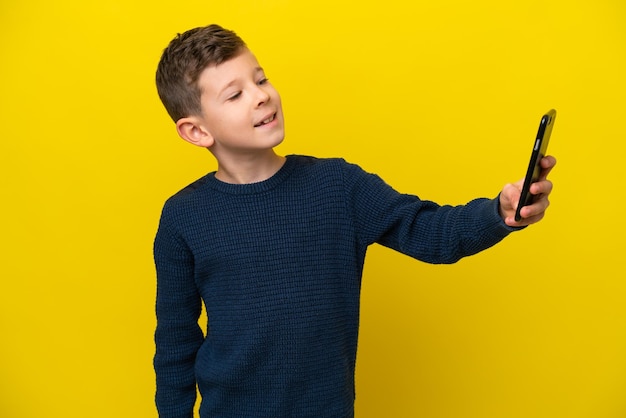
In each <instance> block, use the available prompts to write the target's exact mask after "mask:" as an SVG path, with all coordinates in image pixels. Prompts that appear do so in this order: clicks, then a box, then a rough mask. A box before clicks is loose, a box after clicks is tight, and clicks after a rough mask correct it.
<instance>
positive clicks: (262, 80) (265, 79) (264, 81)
mask: <svg viewBox="0 0 626 418" xmlns="http://www.w3.org/2000/svg"><path fill="white" fill-rule="evenodd" d="M268 81H269V79H267V78H265V77H264V78H262V79H260V80H259V81H257V84H258V85H259V86H262V85H263V84H266V83H267V82H268Z"/></svg>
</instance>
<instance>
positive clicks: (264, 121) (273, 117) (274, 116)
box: [254, 113, 276, 128]
mask: <svg viewBox="0 0 626 418" xmlns="http://www.w3.org/2000/svg"><path fill="white" fill-rule="evenodd" d="M274 119H276V113H274V114H273V115H272V116H270V117H269V118H267V119H265V120H263V121H261V122H259V123H257V124H256V125H254V127H255V128H257V127H259V126H263V125H267V124H268V123H270V122H272V121H273V120H274Z"/></svg>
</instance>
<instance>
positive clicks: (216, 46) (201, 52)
mask: <svg viewBox="0 0 626 418" xmlns="http://www.w3.org/2000/svg"><path fill="white" fill-rule="evenodd" d="M245 47H246V44H245V42H244V41H243V40H242V39H241V38H240V37H239V36H237V34H236V33H235V32H233V31H230V30H228V29H224V28H222V27H221V26H218V25H209V26H204V27H199V28H194V29H190V30H188V31H186V32H184V33H183V34H178V35H177V36H176V37H175V38H174V39H172V41H171V42H170V44H169V45H168V46H167V48H165V50H164V51H163V55H161V60H160V61H159V65H158V67H157V72H156V85H157V91H158V93H159V97H160V98H161V102H163V105H164V106H165V109H166V110H167V113H169V115H170V117H171V118H172V119H173V120H174V122H176V121H178V120H179V119H180V118H183V117H186V116H191V115H198V114H200V113H201V111H202V109H201V105H200V96H201V94H202V91H201V90H200V87H199V86H198V78H199V77H200V74H201V73H202V71H204V69H205V68H207V67H208V66H210V65H218V64H220V63H222V62H224V61H228V60H229V59H231V58H233V57H235V56H236V55H237V54H238V53H239V52H241V50H242V49H243V48H245Z"/></svg>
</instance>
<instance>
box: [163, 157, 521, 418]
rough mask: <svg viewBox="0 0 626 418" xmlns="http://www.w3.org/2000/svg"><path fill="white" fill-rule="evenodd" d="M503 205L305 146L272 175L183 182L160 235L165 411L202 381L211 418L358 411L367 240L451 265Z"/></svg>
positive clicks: (170, 416) (484, 234)
mask: <svg viewBox="0 0 626 418" xmlns="http://www.w3.org/2000/svg"><path fill="white" fill-rule="evenodd" d="M497 205H498V202H497V200H496V199H493V200H491V199H478V200H474V201H472V202H470V203H468V204H467V205H463V206H457V207H451V206H438V205H437V204H435V203H433V202H429V201H424V200H420V199H419V198H418V197H416V196H412V195H406V194H400V193H398V192H396V191H395V190H393V189H392V188H391V187H389V186H388V185H387V184H385V183H384V182H383V181H382V180H381V179H380V178H379V177H378V176H376V175H373V174H368V173H366V172H364V171H363V170H362V169H361V168H359V167H358V166H356V165H352V164H348V163H346V162H345V161H343V160H341V159H316V158H313V157H305V156H295V155H292V156H288V157H287V160H286V162H285V164H284V165H283V167H282V168H281V169H280V170H279V171H278V173H276V174H275V175H274V176H273V177H271V178H270V179H268V180H266V181H263V182H259V183H253V184H244V185H235V184H227V183H223V182H220V181H219V180H217V179H216V178H215V176H214V173H211V174H208V175H207V176H205V177H203V178H201V179H199V180H198V181H196V182H195V183H193V184H191V185H190V186H188V187H186V188H185V189H183V190H182V191H180V192H179V193H177V194H176V195H174V196H173V197H172V198H170V199H169V200H168V201H167V202H166V204H165V206H164V208H163V213H162V216H161V221H160V224H159V229H158V232H157V235H156V239H155V243H154V256H155V262H156V268H157V303H156V311H157V329H156V333H155V341H156V354H155V357H154V367H155V371H156V377H157V393H156V404H157V408H158V410H159V416H160V417H161V418H182V417H185V418H189V417H192V411H193V405H194V403H195V400H196V384H197V387H198V389H199V392H200V394H201V396H202V402H201V406H200V415H201V417H202V418H209V417H211V418H215V417H224V418H265V417H267V418H283V417H284V418H287V417H289V418H291V417H303V418H304V417H311V418H313V417H314V418H325V417H328V418H331V417H332V418H346V417H353V416H354V398H355V388H354V372H355V362H356V351H357V335H358V327H359V295H360V288H361V276H362V270H363V262H364V259H365V254H366V250H367V247H368V246H369V245H371V244H373V243H380V244H382V245H385V246H387V247H390V248H393V249H395V250H398V251H400V252H403V253H405V254H408V255H410V256H411V257H414V258H417V259H419V260H423V261H425V262H428V263H453V262H456V261H457V260H459V259H460V258H461V257H464V256H467V255H470V254H474V253H476V252H478V251H481V250H483V249H485V248H487V247H490V246H491V245H493V244H495V243H496V242H498V241H500V240H501V239H502V238H504V237H505V236H506V235H507V234H508V233H510V232H511V231H512V229H511V228H509V227H507V226H506V225H505V224H504V223H503V222H502V220H501V218H500V216H499V215H498V206H497ZM202 301H204V304H205V307H206V311H207V315H208V329H207V330H205V332H204V333H203V332H202V330H201V329H200V327H199V325H198V318H199V315H200V312H201V304H202ZM204 334H206V338H205V336H204Z"/></svg>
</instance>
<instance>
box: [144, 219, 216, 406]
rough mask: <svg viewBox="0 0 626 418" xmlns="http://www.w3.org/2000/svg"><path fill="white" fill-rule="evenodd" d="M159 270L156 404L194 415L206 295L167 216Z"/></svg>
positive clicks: (157, 245) (160, 234)
mask: <svg viewBox="0 0 626 418" xmlns="http://www.w3.org/2000/svg"><path fill="white" fill-rule="evenodd" d="M154 260H155V265H156V271H157V296H156V315H157V327H156V332H155V343H156V353H155V356H154V369H155V372H156V397H155V401H156V406H157V409H158V411H159V417H160V418H191V417H192V416H193V407H194V404H195V401H196V380H195V373H194V364H195V357H196V353H197V351H198V349H199V347H200V345H201V344H202V342H203V341H204V336H203V333H202V330H201V329H200V327H199V325H198V318H199V316H200V312H201V307H202V305H201V303H202V302H201V298H200V295H199V293H198V290H197V288H196V285H195V283H194V262H193V257H192V254H191V252H190V250H189V248H188V247H187V246H186V245H185V243H184V242H183V241H182V240H181V239H180V238H179V237H177V236H176V235H175V234H174V233H173V232H172V231H171V230H170V229H169V228H167V226H166V225H165V222H164V216H162V218H161V224H160V225H159V229H158V231H157V234H156V238H155V241H154Z"/></svg>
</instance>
